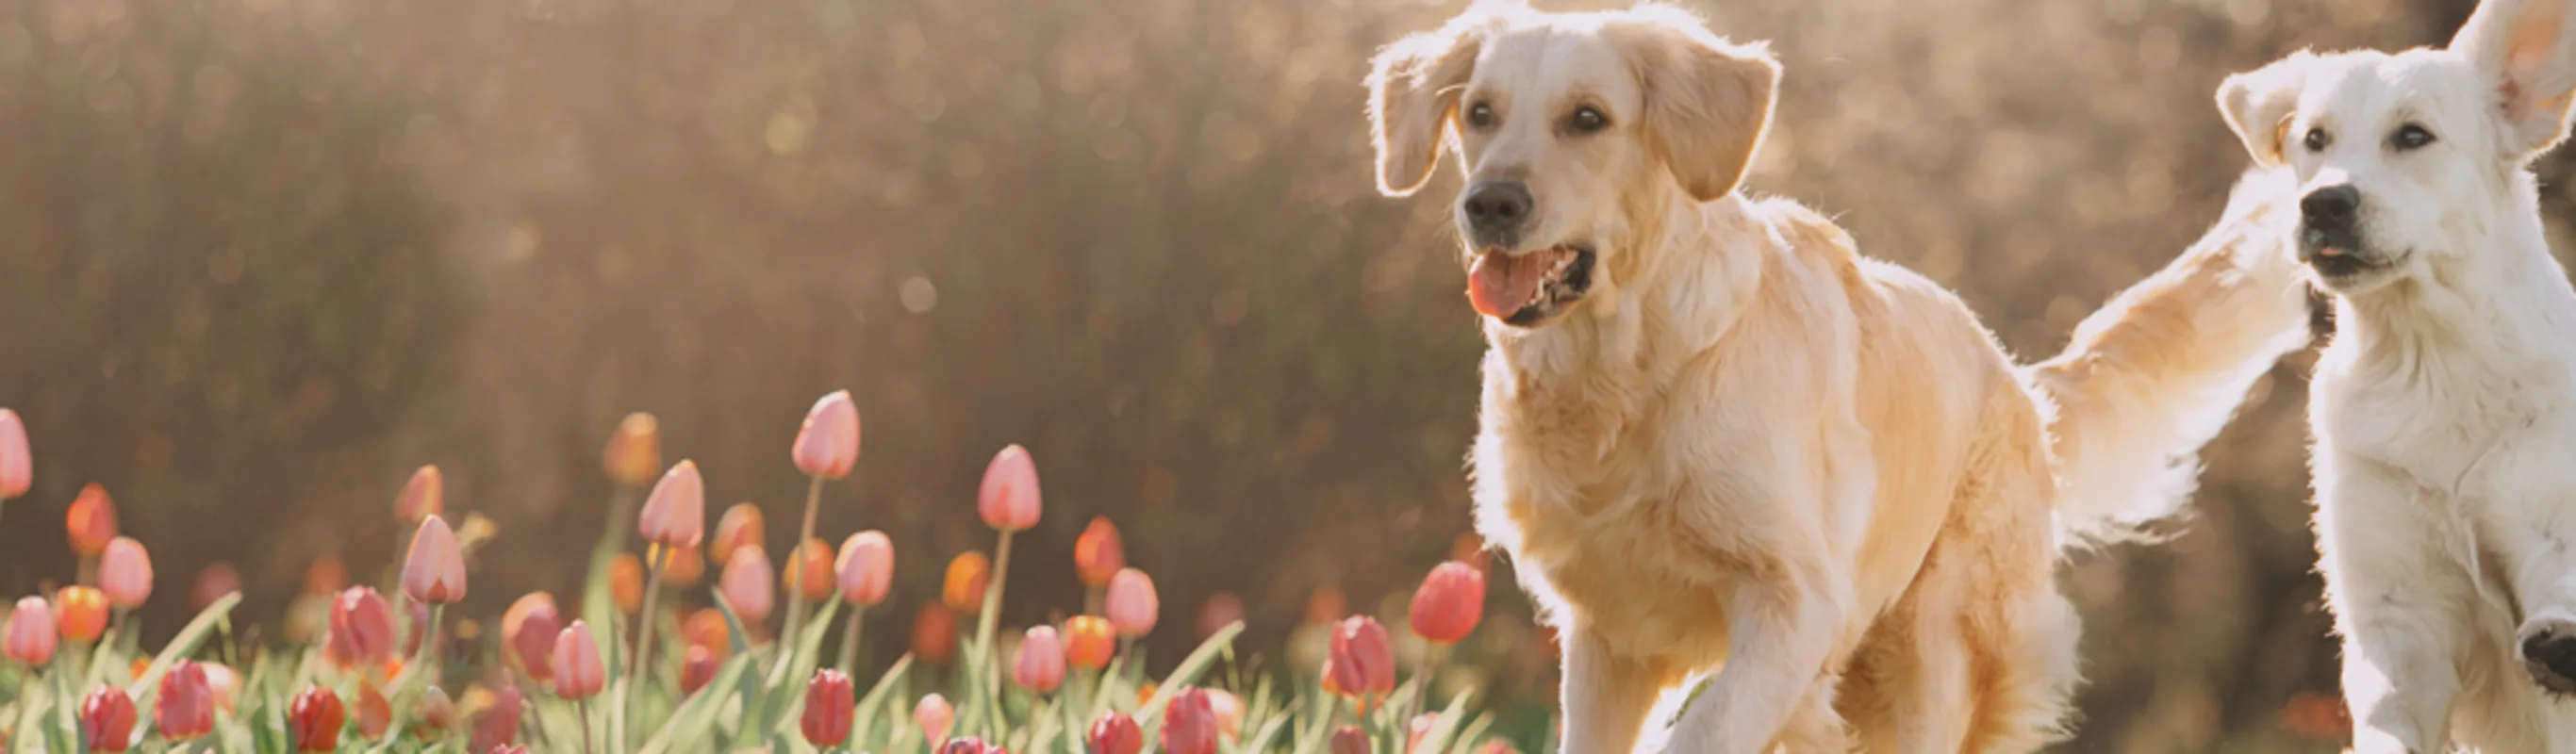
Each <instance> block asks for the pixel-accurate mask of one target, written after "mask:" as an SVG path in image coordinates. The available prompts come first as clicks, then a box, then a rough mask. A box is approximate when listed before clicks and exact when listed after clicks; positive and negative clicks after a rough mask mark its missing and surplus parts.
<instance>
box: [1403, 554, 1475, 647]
mask: <svg viewBox="0 0 2576 754" xmlns="http://www.w3.org/2000/svg"><path fill="white" fill-rule="evenodd" d="M1484 615H1485V572H1484V571H1479V570H1476V568H1475V567H1474V566H1470V565H1467V564H1466V563H1461V562H1458V561H1455V560H1452V561H1449V562H1446V563H1442V564H1440V566H1439V567H1437V568H1433V569H1431V575H1430V576H1427V577H1424V578H1423V579H1422V588H1421V589H1418V590H1415V591H1414V592H1413V612H1412V615H1411V617H1410V618H1409V619H1408V622H1409V623H1411V624H1412V626H1413V634H1414V635H1415V636H1420V637H1422V638H1423V639H1424V640H1427V641H1429V642H1431V643H1433V644H1456V643H1458V641H1459V640H1460V639H1465V638H1467V634H1469V633H1473V632H1474V631H1475V630H1476V621H1477V620H1478V619H1480V618H1483V617H1484Z"/></svg>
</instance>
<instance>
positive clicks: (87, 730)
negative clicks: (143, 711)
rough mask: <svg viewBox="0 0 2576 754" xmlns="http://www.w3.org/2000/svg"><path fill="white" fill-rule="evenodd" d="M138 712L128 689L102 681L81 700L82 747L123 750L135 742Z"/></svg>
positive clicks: (93, 749)
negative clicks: (87, 696)
mask: <svg viewBox="0 0 2576 754" xmlns="http://www.w3.org/2000/svg"><path fill="white" fill-rule="evenodd" d="M138 714H139V713H137V712H136V711H135V709H134V698H133V697H129V696H126V695H125V689H122V688H118V687H116V686H114V685H102V686H100V687H98V690H97V691H92V692H90V693H89V698H87V699H83V700H81V706H80V728H81V747H82V748H85V749H88V750H90V751H124V750H126V749H127V748H129V747H132V746H133V745H134V723H135V721H136V717H137V716H138Z"/></svg>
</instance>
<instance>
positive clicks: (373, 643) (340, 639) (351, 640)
mask: <svg viewBox="0 0 2576 754" xmlns="http://www.w3.org/2000/svg"><path fill="white" fill-rule="evenodd" d="M329 636H330V638H329V640H328V641H329V643H328V644H325V645H323V650H324V651H323V654H324V655H327V656H329V657H330V658H331V661H332V662H334V663H337V664H338V665H339V666H340V667H343V668H349V667H359V666H372V665H375V664H377V663H381V662H384V661H386V660H389V659H392V658H393V656H394V608H393V605H392V604H390V603H387V602H386V601H385V596H384V595H382V594H377V593H376V590H375V589H373V588H369V587H363V586H353V587H349V588H348V589H347V590H345V591H342V592H340V596H338V597H334V598H332V599H331V633H330V634H329Z"/></svg>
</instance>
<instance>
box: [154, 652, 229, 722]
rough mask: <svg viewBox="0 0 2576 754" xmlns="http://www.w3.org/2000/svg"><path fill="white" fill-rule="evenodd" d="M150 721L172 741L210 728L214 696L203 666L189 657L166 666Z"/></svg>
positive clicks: (212, 719) (213, 710)
mask: <svg viewBox="0 0 2576 754" xmlns="http://www.w3.org/2000/svg"><path fill="white" fill-rule="evenodd" d="M152 722H153V724H154V725H155V726H158V727H159V728H160V730H161V735H162V736H163V737H166V738H169V739H170V740H172V741H186V740H190V739H194V738H196V737H198V736H203V735H205V734H206V733H207V732H208V731H212V730H214V728H215V697H214V691H213V690H212V689H209V688H207V686H206V669H205V667H204V666H202V665H199V664H198V663H196V662H193V661H189V660H180V661H179V662H178V664H176V665H172V666H170V672H169V673H168V674H167V675H163V676H162V677H161V698H160V701H159V702H157V703H155V704H153V705H152Z"/></svg>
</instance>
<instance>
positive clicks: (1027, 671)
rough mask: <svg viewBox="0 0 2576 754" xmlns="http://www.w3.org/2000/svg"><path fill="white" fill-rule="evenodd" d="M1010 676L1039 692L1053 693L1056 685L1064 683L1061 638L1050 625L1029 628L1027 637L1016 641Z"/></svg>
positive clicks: (1062, 644) (1062, 643)
mask: <svg viewBox="0 0 2576 754" xmlns="http://www.w3.org/2000/svg"><path fill="white" fill-rule="evenodd" d="M1011 680H1014V681H1018V682H1019V684H1020V685H1021V686H1024V687H1027V688H1028V689H1030V690H1032V691H1036V692H1038V693H1041V694H1050V693H1054V692H1055V689H1056V687H1057V686H1061V685H1064V641H1063V640H1062V639H1059V638H1057V637H1056V633H1055V628H1054V627H1052V626H1036V627H1033V628H1030V629H1029V631H1028V635H1027V637H1026V638H1024V639H1022V640H1021V641H1020V652H1019V657H1018V659H1017V660H1016V661H1015V662H1014V663H1013V668H1012V671H1011Z"/></svg>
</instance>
